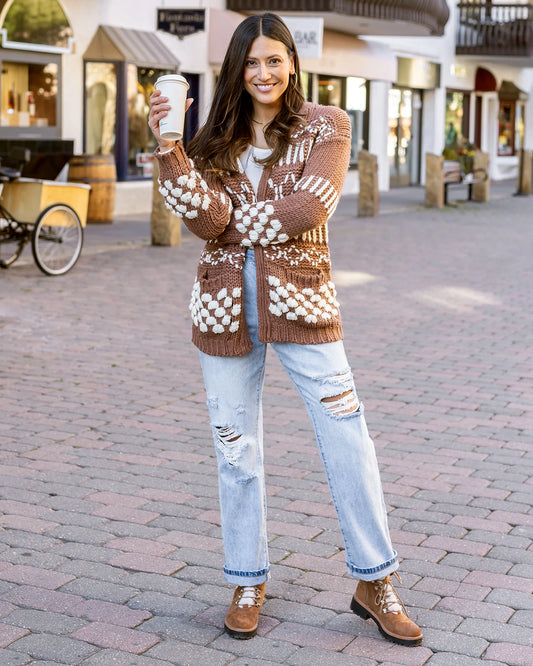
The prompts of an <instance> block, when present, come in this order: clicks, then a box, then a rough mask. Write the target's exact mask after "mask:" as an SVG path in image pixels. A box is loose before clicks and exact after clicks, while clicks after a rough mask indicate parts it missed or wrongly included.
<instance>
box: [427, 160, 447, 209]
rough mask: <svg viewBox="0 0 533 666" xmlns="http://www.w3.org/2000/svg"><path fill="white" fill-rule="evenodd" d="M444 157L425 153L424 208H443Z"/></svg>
mask: <svg viewBox="0 0 533 666" xmlns="http://www.w3.org/2000/svg"><path fill="white" fill-rule="evenodd" d="M443 164H444V157H443V156H442V155H434V154H433V153H426V206H429V207H430V208H444V168H443Z"/></svg>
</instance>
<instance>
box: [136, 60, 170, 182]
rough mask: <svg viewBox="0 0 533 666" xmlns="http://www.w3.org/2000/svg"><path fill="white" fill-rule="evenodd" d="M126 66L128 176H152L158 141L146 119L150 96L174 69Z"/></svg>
mask: <svg viewBox="0 0 533 666" xmlns="http://www.w3.org/2000/svg"><path fill="white" fill-rule="evenodd" d="M127 67H128V69H127V80H128V86H127V97H128V176H141V177H151V175H152V159H153V157H152V154H153V152H154V150H155V148H156V141H155V139H154V136H153V134H152V133H151V132H150V131H149V127H148V122H147V118H148V111H149V110H150V104H149V99H150V95H151V94H152V93H153V92H154V90H155V87H154V84H155V82H156V81H157V79H158V78H159V77H160V76H164V75H165V74H170V73H171V72H170V71H169V70H166V69H153V68H151V67H137V66H136V65H131V64H128V66H127Z"/></svg>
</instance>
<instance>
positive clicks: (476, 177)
mask: <svg viewBox="0 0 533 666" xmlns="http://www.w3.org/2000/svg"><path fill="white" fill-rule="evenodd" d="M443 173H444V181H443V182H444V205H445V206H448V205H449V204H448V188H449V187H457V186H459V185H468V201H472V198H473V193H474V185H476V184H477V183H485V182H486V181H487V180H488V179H489V174H488V171H487V170H486V169H482V168H479V169H474V170H473V171H472V172H471V173H465V172H464V171H463V170H462V168H461V164H460V163H459V162H456V161H452V160H445V161H444V164H443Z"/></svg>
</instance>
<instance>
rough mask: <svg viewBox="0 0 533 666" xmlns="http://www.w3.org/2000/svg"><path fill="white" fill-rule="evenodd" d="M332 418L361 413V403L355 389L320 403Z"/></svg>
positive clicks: (323, 399)
mask: <svg viewBox="0 0 533 666" xmlns="http://www.w3.org/2000/svg"><path fill="white" fill-rule="evenodd" d="M320 402H321V403H322V404H323V405H324V407H325V408H326V410H327V411H328V412H329V413H330V414H331V415H332V416H347V415H348V414H355V413H356V412H358V411H359V402H358V401H357V396H356V394H355V391H354V390H353V389H350V390H349V391H344V392H343V393H339V394H338V395H332V396H330V397H328V398H322V400H321V401H320Z"/></svg>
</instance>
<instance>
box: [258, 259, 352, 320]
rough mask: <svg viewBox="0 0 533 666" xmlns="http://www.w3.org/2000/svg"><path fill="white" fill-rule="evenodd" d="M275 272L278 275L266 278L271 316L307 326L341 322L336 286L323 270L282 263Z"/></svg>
mask: <svg viewBox="0 0 533 666" xmlns="http://www.w3.org/2000/svg"><path fill="white" fill-rule="evenodd" d="M270 268H271V270H272V268H274V267H270ZM274 271H275V272H276V274H277V275H267V278H266V279H267V281H268V298H269V306H268V309H269V311H270V313H271V314H272V315H274V316H276V317H280V318H281V319H285V320H287V321H293V322H294V324H295V325H297V326H298V325H299V326H303V327H306V328H307V327H309V326H312V327H320V328H322V327H326V326H331V325H332V324H340V312H339V303H338V301H337V298H336V296H337V292H336V290H335V285H334V284H333V282H332V281H331V280H329V279H328V277H327V274H326V273H325V272H324V271H320V270H319V271H316V272H313V273H303V272H296V271H291V270H288V269H285V268H282V267H281V266H276V267H275V268H274Z"/></svg>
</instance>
